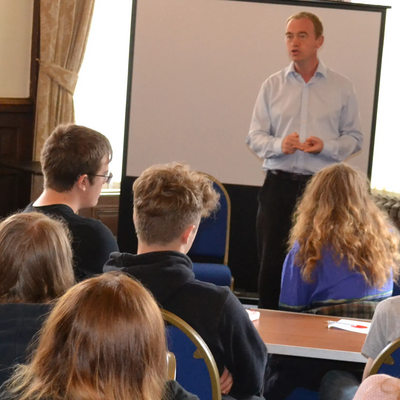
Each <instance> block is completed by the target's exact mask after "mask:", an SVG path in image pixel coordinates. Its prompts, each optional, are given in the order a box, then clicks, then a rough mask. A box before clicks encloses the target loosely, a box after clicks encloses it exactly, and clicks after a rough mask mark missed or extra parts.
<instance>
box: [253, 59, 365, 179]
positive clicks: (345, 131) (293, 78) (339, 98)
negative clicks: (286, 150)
mask: <svg viewBox="0 0 400 400" xmlns="http://www.w3.org/2000/svg"><path fill="white" fill-rule="evenodd" d="M293 132H297V133H298V135H299V140H300V142H301V143H302V142H304V141H305V140H306V139H307V138H308V137H310V136H317V137H319V138H320V139H322V140H323V142H324V147H323V149H322V151H321V152H320V153H319V154H311V153H310V154H309V153H304V152H302V151H296V152H295V153H294V154H283V152H282V141H283V139H284V138H285V137H286V136H288V135H290V134H291V133H293ZM362 141H363V137H362V133H361V123H360V115H359V112H358V104H357V98H356V95H355V92H354V89H353V85H352V84H351V82H350V81H349V80H348V79H347V78H346V77H344V76H342V75H340V74H338V73H336V72H335V71H333V70H331V69H329V68H327V67H325V65H324V64H323V63H322V62H321V61H319V64H318V67H317V70H316V72H315V75H314V76H313V77H312V78H311V79H310V80H309V81H308V82H307V83H306V82H305V81H304V79H303V78H302V76H301V75H300V74H299V73H297V72H296V71H295V69H294V64H293V63H291V64H290V66H289V67H287V68H285V69H283V70H281V71H279V72H277V73H276V74H273V75H271V76H270V77H269V78H268V79H267V80H266V81H265V82H264V83H263V85H262V87H261V90H260V93H259V95H258V98H257V101H256V105H255V107H254V112H253V116H252V120H251V125H250V132H249V134H248V136H247V139H246V143H247V144H248V145H249V147H250V148H251V149H252V150H253V152H254V153H256V154H257V155H258V157H260V158H262V159H264V164H263V169H264V170H270V169H272V170H274V169H278V170H282V171H287V172H294V173H299V174H314V173H315V172H318V171H319V170H321V169H322V168H324V167H326V166H327V165H331V164H332V163H335V162H340V161H343V160H345V159H346V158H347V157H349V156H350V155H351V154H353V153H355V152H357V151H358V150H360V149H361V146H362Z"/></svg>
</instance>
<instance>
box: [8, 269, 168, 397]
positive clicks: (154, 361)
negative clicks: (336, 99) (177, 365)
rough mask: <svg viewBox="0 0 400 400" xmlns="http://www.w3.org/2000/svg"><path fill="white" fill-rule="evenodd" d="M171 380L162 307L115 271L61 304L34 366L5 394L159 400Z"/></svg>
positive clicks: (19, 373) (48, 325)
mask: <svg viewBox="0 0 400 400" xmlns="http://www.w3.org/2000/svg"><path fill="white" fill-rule="evenodd" d="M166 379H167V373H166V341H165V328H164V322H163V319H162V316H161V312H160V310H159V308H158V307H157V304H156V302H155V301H154V299H153V298H152V296H151V294H150V293H149V292H148V291H147V290H146V289H145V288H144V287H143V286H142V285H141V284H140V283H138V282H137V281H135V280H134V279H132V278H130V277H128V276H126V275H124V274H122V273H119V272H109V273H106V274H103V275H100V276H98V277H95V278H91V279H88V280H86V281H83V282H81V283H79V284H78V285H76V286H74V287H73V288H71V289H70V290H69V291H68V292H67V293H66V294H65V295H64V296H63V297H62V298H61V299H60V300H59V301H58V303H57V305H56V306H55V307H54V309H53V311H52V312H51V314H50V316H49V318H48V320H47V322H46V323H45V325H44V326H43V328H42V330H41V333H40V337H39V344H38V348H37V350H36V352H35V353H34V354H33V356H32V360H31V362H30V363H29V364H28V365H26V366H23V365H20V366H18V368H17V370H16V372H15V373H14V375H13V376H12V377H11V378H10V380H9V381H8V382H7V383H6V389H7V390H8V391H9V392H10V393H11V396H12V398H15V399H18V400H27V399H29V400H39V399H46V400H47V399H52V400H61V399H62V400H104V399H107V400H132V399H135V400H159V399H161V398H162V395H163V391H164V386H165V382H166Z"/></svg>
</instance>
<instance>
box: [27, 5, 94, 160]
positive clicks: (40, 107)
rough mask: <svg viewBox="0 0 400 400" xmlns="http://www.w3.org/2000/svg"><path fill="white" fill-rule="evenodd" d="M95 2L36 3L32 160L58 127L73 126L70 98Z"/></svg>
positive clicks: (72, 110) (71, 99)
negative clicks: (37, 32) (37, 35)
mask: <svg viewBox="0 0 400 400" xmlns="http://www.w3.org/2000/svg"><path fill="white" fill-rule="evenodd" d="M94 1H95V0H41V1H40V60H39V63H40V68H39V80H38V91H37V101H36V132H35V145H34V159H35V160H39V158H40V152H41V150H42V147H43V144H44V142H45V141H46V139H47V138H48V137H49V135H50V134H51V132H52V131H53V129H54V128H55V127H56V126H57V125H59V124H60V123H68V122H75V114H74V101H73V94H74V91H75V86H76V82H77V80H78V72H79V69H80V67H81V65H82V61H83V56H84V54H85V49H86V43H87V39H88V36H89V30H90V23H91V20H92V15H93V8H94Z"/></svg>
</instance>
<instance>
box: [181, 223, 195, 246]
mask: <svg viewBox="0 0 400 400" xmlns="http://www.w3.org/2000/svg"><path fill="white" fill-rule="evenodd" d="M196 233H197V227H196V225H189V226H188V227H187V228H186V229H185V231H184V232H183V233H182V243H183V244H188V243H192V242H193V240H194V238H195V236H196Z"/></svg>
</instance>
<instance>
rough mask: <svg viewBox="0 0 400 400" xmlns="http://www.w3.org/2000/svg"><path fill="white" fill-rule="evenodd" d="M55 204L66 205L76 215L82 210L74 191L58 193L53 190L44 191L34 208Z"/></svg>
mask: <svg viewBox="0 0 400 400" xmlns="http://www.w3.org/2000/svg"><path fill="white" fill-rule="evenodd" d="M53 204H65V205H67V206H69V207H71V208H72V210H73V211H74V213H75V214H76V213H78V211H79V210H80V206H79V202H78V201H77V199H76V196H75V195H74V194H73V193H72V191H68V192H57V191H55V190H53V189H44V191H43V193H42V194H41V195H40V197H39V198H38V199H37V200H36V201H35V202H34V203H33V206H34V207H42V206H51V205H53Z"/></svg>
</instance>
